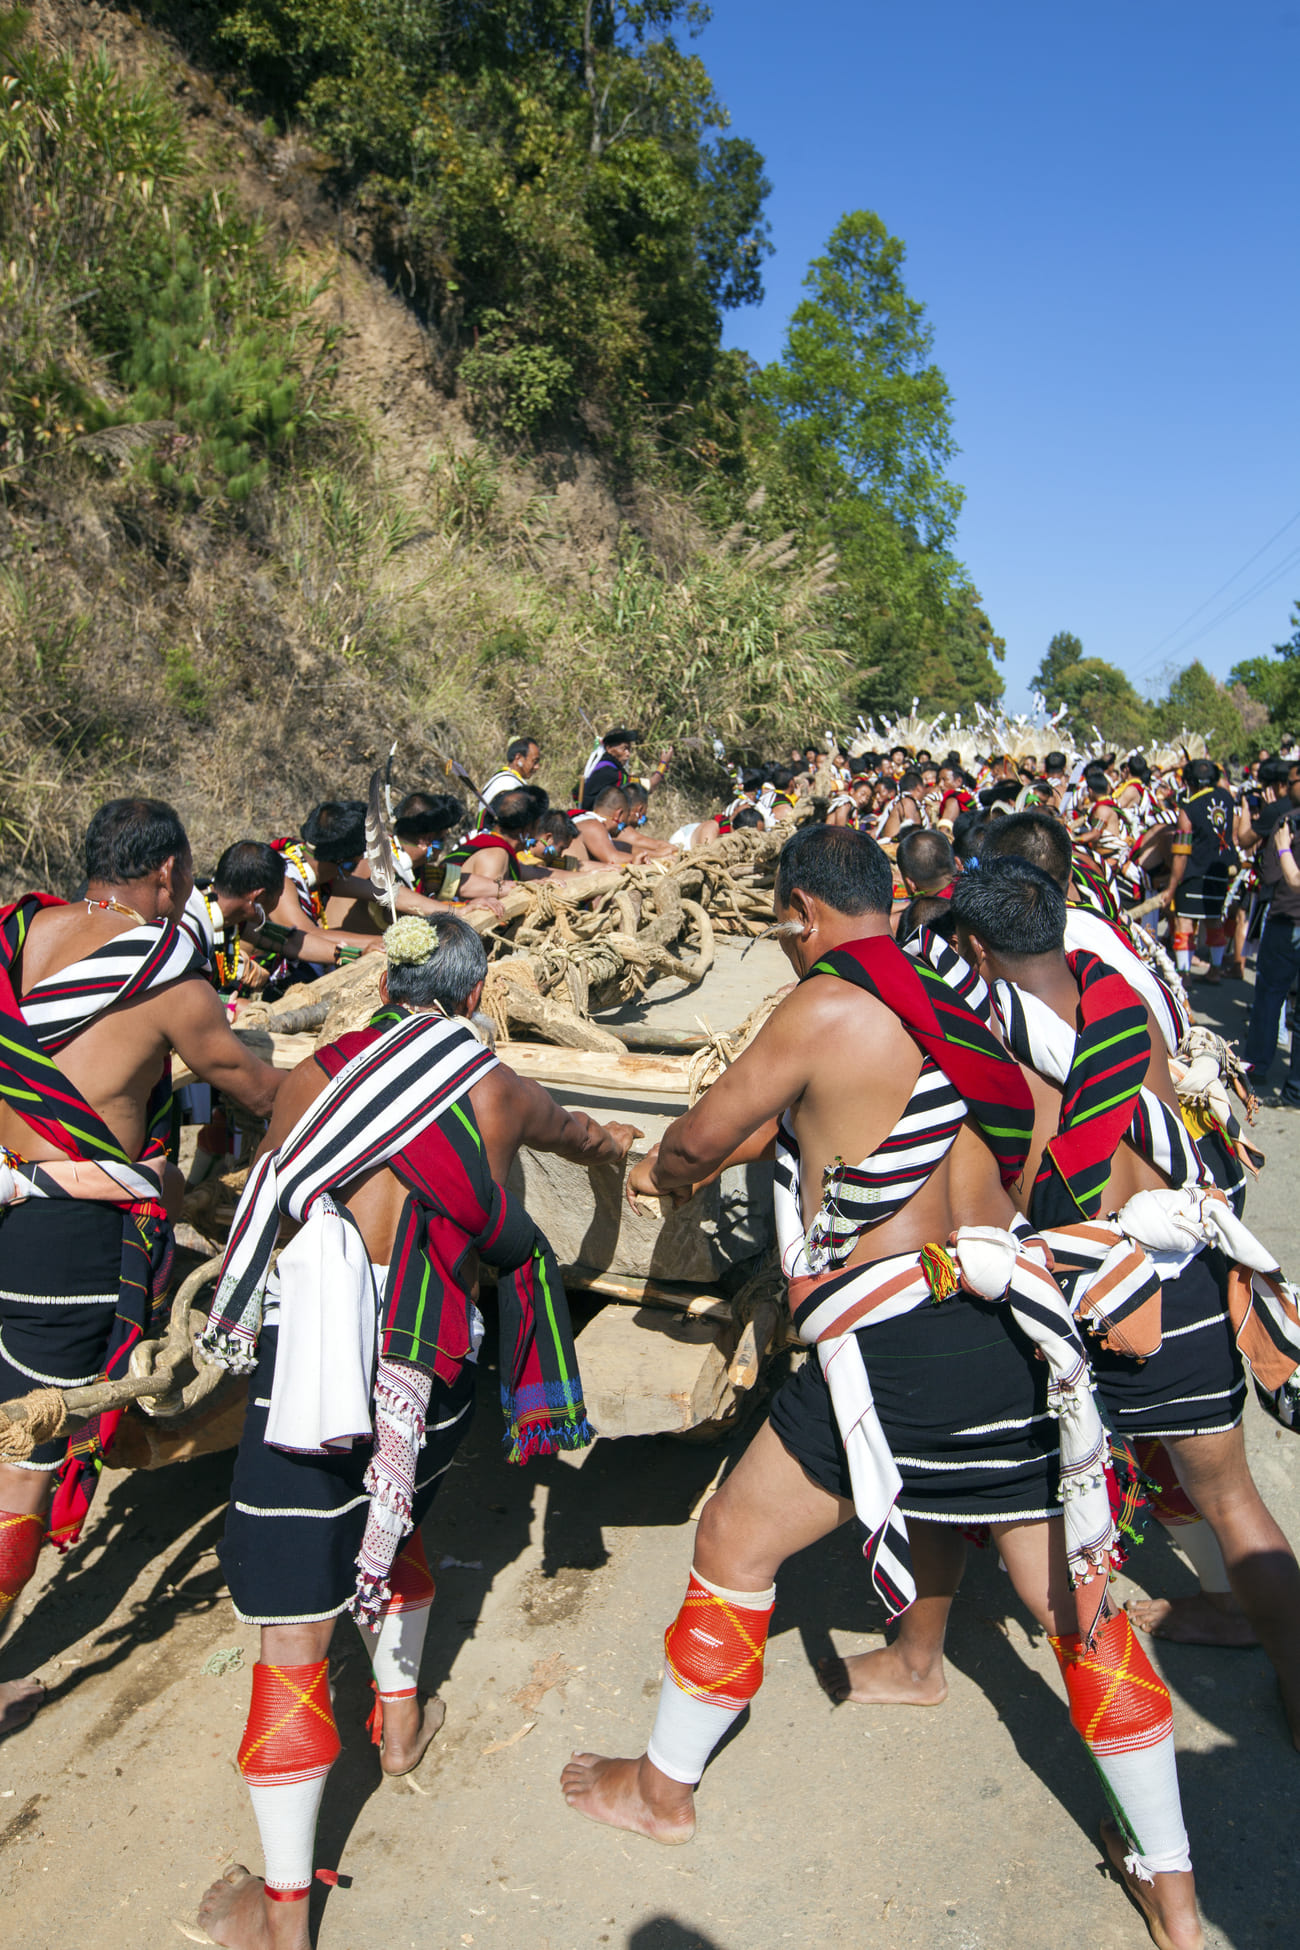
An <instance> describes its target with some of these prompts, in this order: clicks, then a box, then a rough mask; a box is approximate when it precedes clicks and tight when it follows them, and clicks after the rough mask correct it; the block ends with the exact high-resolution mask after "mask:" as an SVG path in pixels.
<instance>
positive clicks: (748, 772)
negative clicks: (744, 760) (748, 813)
mask: <svg viewBox="0 0 1300 1950" xmlns="http://www.w3.org/2000/svg"><path fill="white" fill-rule="evenodd" d="M740 783H741V784H742V785H743V786H744V788H745V790H746V792H753V791H755V790H756V789H757V788H758V787H759V786H760V785H762V783H763V771H762V767H761V766H757V765H743V766H742V767H741V769H740Z"/></svg>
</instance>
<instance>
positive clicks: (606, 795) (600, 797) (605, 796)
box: [591, 785, 627, 812]
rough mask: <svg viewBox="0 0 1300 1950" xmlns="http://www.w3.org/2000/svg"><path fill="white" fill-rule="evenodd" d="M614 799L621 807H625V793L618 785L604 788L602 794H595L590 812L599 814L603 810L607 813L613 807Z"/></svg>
mask: <svg viewBox="0 0 1300 1950" xmlns="http://www.w3.org/2000/svg"><path fill="white" fill-rule="evenodd" d="M616 799H617V801H618V803H619V804H620V805H621V806H625V805H626V804H627V794H626V792H624V790H623V788H622V786H620V785H607V786H606V787H605V790H604V791H603V792H598V793H597V794H596V797H595V798H594V799H593V800H592V802H591V810H592V811H593V812H600V811H601V810H602V808H603V809H604V810H605V811H606V812H608V811H609V809H610V808H611V807H612V806H613V804H614V801H615V800H616Z"/></svg>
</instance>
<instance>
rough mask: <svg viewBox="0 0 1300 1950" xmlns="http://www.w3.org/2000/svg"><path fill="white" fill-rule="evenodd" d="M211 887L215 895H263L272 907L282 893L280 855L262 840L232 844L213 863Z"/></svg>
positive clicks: (281, 861) (282, 866) (282, 882)
mask: <svg viewBox="0 0 1300 1950" xmlns="http://www.w3.org/2000/svg"><path fill="white" fill-rule="evenodd" d="M212 885H213V886H214V887H215V888H216V890H217V892H218V893H219V894H239V895H241V896H245V895H248V894H256V893H257V892H258V891H259V890H261V891H264V892H265V894H266V904H267V906H268V907H274V906H275V904H276V902H277V901H278V900H279V898H280V896H281V894H282V893H283V892H284V855H283V854H282V853H277V852H276V850H275V848H274V847H273V846H268V845H267V844H266V842H265V840H236V841H235V844H234V845H233V846H228V847H227V848H226V850H225V852H224V853H223V854H222V856H221V858H220V859H219V860H218V861H217V870H216V872H215V873H214V874H213V876H212Z"/></svg>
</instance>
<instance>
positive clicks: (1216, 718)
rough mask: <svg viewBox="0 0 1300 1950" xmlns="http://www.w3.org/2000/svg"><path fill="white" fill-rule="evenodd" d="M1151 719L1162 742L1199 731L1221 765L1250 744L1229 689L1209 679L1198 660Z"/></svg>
mask: <svg viewBox="0 0 1300 1950" xmlns="http://www.w3.org/2000/svg"><path fill="white" fill-rule="evenodd" d="M1151 716H1152V722H1153V724H1154V727H1155V730H1156V731H1157V733H1158V734H1159V735H1160V736H1161V737H1162V738H1176V737H1177V736H1178V734H1179V732H1180V731H1183V730H1186V731H1199V732H1200V733H1201V734H1202V735H1203V736H1204V737H1205V739H1206V741H1207V743H1208V744H1209V747H1210V754H1211V756H1212V757H1213V758H1216V759H1218V760H1219V761H1220V763H1222V761H1223V760H1224V759H1228V758H1235V757H1240V756H1241V754H1242V752H1243V751H1244V750H1245V749H1246V747H1247V744H1248V742H1249V741H1248V740H1247V737H1246V732H1245V728H1244V726H1243V725H1242V722H1241V713H1240V712H1239V711H1238V709H1237V707H1236V705H1235V704H1234V703H1233V701H1232V698H1231V697H1230V696H1229V694H1228V690H1227V687H1226V686H1225V685H1223V684H1221V683H1219V681H1218V679H1217V678H1215V677H1212V676H1211V675H1210V673H1209V671H1208V670H1207V669H1206V668H1205V665H1204V664H1203V663H1202V662H1201V661H1200V659H1199V658H1197V659H1196V660H1195V662H1193V663H1190V664H1188V666H1187V668H1186V669H1185V670H1180V671H1179V673H1178V675H1177V676H1176V677H1175V678H1174V679H1173V682H1172V683H1171V684H1170V686H1169V689H1168V692H1167V693H1166V695H1165V696H1164V697H1163V698H1161V700H1160V702H1159V703H1158V704H1156V705H1154V706H1153V708H1152V712H1151Z"/></svg>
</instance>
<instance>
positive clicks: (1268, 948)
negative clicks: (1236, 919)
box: [1245, 915, 1300, 1083]
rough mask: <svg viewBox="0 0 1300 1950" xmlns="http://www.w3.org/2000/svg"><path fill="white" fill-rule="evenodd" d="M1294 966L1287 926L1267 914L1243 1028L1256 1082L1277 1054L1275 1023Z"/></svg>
mask: <svg viewBox="0 0 1300 1950" xmlns="http://www.w3.org/2000/svg"><path fill="white" fill-rule="evenodd" d="M1297 966H1300V954H1298V953H1297V951H1296V950H1295V949H1293V948H1292V946H1291V927H1290V924H1289V923H1288V922H1285V921H1281V920H1276V919H1274V917H1273V916H1272V915H1270V916H1269V918H1268V920H1267V921H1265V923H1264V928H1263V932H1262V934H1261V935H1260V940H1259V953H1258V955H1257V956H1256V959H1255V999H1254V1001H1253V1002H1252V1004H1251V1010H1250V1022H1249V1024H1248V1025H1247V1029H1246V1050H1245V1056H1246V1061H1247V1063H1248V1064H1249V1065H1250V1072H1251V1076H1252V1078H1253V1079H1254V1081H1255V1082H1257V1083H1258V1082H1260V1081H1262V1080H1263V1078H1265V1077H1266V1076H1267V1075H1268V1072H1269V1069H1270V1067H1271V1066H1272V1062H1273V1058H1274V1056H1275V1055H1276V1054H1277V1030H1278V1024H1279V1022H1280V1021H1281V1019H1282V1010H1283V1008H1284V1006H1285V1004H1286V999H1287V996H1288V994H1289V993H1290V990H1291V984H1292V982H1293V981H1294V980H1295V974H1296V968H1297Z"/></svg>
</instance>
